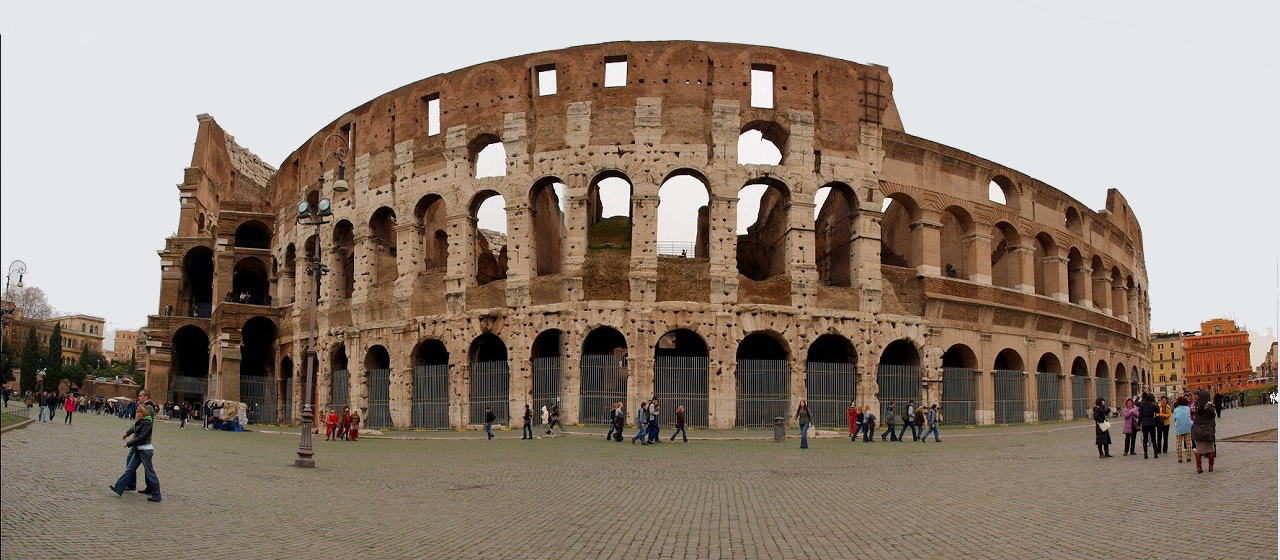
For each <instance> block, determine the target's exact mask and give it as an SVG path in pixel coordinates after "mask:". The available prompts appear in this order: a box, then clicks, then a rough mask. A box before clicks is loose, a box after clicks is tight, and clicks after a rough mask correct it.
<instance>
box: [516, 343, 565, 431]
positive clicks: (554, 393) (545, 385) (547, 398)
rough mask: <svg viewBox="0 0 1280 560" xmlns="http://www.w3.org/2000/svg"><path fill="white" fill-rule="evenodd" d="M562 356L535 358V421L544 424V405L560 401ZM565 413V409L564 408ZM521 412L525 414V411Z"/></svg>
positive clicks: (548, 406) (548, 408) (548, 411)
mask: <svg viewBox="0 0 1280 560" xmlns="http://www.w3.org/2000/svg"><path fill="white" fill-rule="evenodd" d="M560 368H561V360H560V356H550V357H546V358H534V359H533V423H534V424H542V407H544V406H545V407H547V413H548V414H550V411H551V405H552V404H556V403H559V402H560V374H561V369H560ZM561 413H562V414H563V413H564V411H563V410H562V411H561ZM521 414H524V413H523V411H522V412H521Z"/></svg>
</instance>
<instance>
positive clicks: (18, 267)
mask: <svg viewBox="0 0 1280 560" xmlns="http://www.w3.org/2000/svg"><path fill="white" fill-rule="evenodd" d="M26 273H27V263H24V262H22V261H13V262H11V263H9V272H8V273H7V274H5V276H4V294H3V295H4V297H9V298H12V297H13V293H12V289H13V288H21V287H22V275H23V274H26ZM14 274H17V275H18V283H17V284H13V275H14ZM16 308H17V303H16V302H15V303H14V307H13V308H10V307H8V306H5V305H0V352H4V336H3V333H4V316H5V315H8V314H10V313H13V312H14V310H15V309H16Z"/></svg>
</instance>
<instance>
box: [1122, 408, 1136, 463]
mask: <svg viewBox="0 0 1280 560" xmlns="http://www.w3.org/2000/svg"><path fill="white" fill-rule="evenodd" d="M1120 417H1121V418H1120V421H1121V422H1123V423H1124V454H1125V455H1137V454H1138V447H1137V442H1138V407H1136V406H1134V405H1133V397H1125V399H1124V409H1123V410H1121V412H1120Z"/></svg>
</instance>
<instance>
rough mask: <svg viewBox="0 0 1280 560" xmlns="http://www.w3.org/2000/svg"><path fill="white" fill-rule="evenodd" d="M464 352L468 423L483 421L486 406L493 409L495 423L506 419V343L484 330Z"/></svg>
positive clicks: (508, 376) (508, 378)
mask: <svg viewBox="0 0 1280 560" xmlns="http://www.w3.org/2000/svg"><path fill="white" fill-rule="evenodd" d="M467 354H468V358H469V359H470V361H471V383H470V386H469V387H468V390H467V394H468V397H469V402H468V408H469V410H470V412H469V414H468V418H469V422H470V423H471V424H483V423H484V415H485V409H486V408H489V409H492V410H493V414H494V416H495V417H496V420H495V421H496V422H497V423H506V422H508V421H510V419H511V410H510V401H511V399H510V394H511V370H510V367H509V366H508V364H507V345H506V343H504V342H503V341H502V339H501V338H498V337H497V336H496V335H494V334H492V333H485V334H482V335H480V336H478V337H476V339H475V340H473V341H471V349H470V350H469V351H468V353H467Z"/></svg>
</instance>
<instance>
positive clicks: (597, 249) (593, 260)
mask: <svg viewBox="0 0 1280 560" xmlns="http://www.w3.org/2000/svg"><path fill="white" fill-rule="evenodd" d="M631 194H632V186H631V181H630V179H628V178H627V176H626V175H624V174H622V173H621V172H618V171H612V170H610V171H605V172H602V173H600V174H598V175H596V176H595V178H593V179H592V181H591V183H590V184H588V185H587V251H586V255H585V258H584V260H583V263H582V274H583V291H584V297H585V298H586V299H587V300H624V301H625V300H627V299H630V297H631V280H630V272H631ZM591 413H592V414H594V411H592V412H591ZM606 419H607V416H606Z"/></svg>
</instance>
